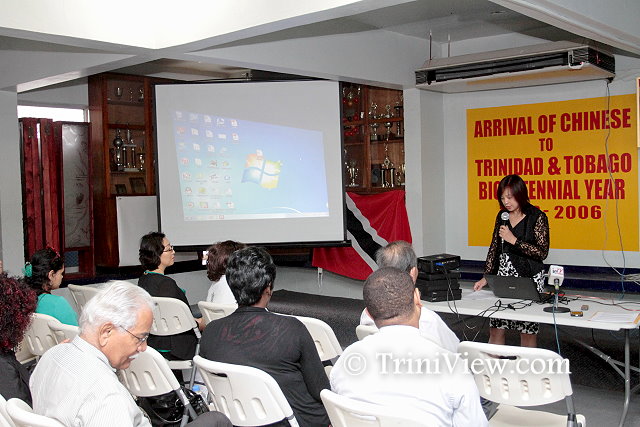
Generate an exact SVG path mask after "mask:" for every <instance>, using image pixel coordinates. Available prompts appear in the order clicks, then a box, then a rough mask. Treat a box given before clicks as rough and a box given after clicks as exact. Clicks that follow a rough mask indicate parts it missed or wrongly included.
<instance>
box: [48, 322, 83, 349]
mask: <svg viewBox="0 0 640 427" xmlns="http://www.w3.org/2000/svg"><path fill="white" fill-rule="evenodd" d="M48 325H49V329H51V332H53V337H54V338H55V340H56V343H57V344H60V343H61V342H62V341H64V340H69V341H71V340H72V339H74V338H75V337H76V335H78V334H80V328H79V327H77V326H74V325H67V324H66V323H60V322H49V323H48Z"/></svg>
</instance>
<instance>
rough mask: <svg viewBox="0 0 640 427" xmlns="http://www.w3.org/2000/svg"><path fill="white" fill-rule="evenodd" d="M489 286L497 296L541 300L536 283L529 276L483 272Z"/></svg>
mask: <svg viewBox="0 0 640 427" xmlns="http://www.w3.org/2000/svg"><path fill="white" fill-rule="evenodd" d="M484 277H485V278H486V279H487V283H488V284H489V287H490V288H491V290H492V291H493V294H494V295H495V296H497V297H498V298H512V299H528V300H532V301H541V299H542V297H541V295H540V293H539V292H538V285H537V284H536V282H534V281H533V279H532V278H530V277H513V276H494V275H492V274H485V276H484Z"/></svg>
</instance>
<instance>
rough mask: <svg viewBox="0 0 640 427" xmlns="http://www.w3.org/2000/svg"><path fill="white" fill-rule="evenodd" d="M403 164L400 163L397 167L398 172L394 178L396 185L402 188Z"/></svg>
mask: <svg viewBox="0 0 640 427" xmlns="http://www.w3.org/2000/svg"><path fill="white" fill-rule="evenodd" d="M405 171H406V170H405V164H404V163H400V166H399V167H398V171H397V172H396V178H397V180H398V185H401V186H404V182H405V181H404V176H405Z"/></svg>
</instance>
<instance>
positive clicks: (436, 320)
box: [360, 306, 460, 353]
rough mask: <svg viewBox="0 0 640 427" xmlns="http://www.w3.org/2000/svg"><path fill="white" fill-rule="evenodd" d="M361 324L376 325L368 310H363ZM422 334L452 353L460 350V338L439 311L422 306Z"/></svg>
mask: <svg viewBox="0 0 640 427" xmlns="http://www.w3.org/2000/svg"><path fill="white" fill-rule="evenodd" d="M360 324H361V325H371V326H375V325H376V324H375V323H374V322H373V319H372V318H371V317H370V316H369V313H367V310H366V309H365V310H363V311H362V314H361V315H360ZM420 334H421V335H422V336H423V337H425V338H426V339H428V340H431V341H433V342H435V343H436V344H438V345H439V346H440V347H444V348H446V349H447V350H449V351H450V352H452V353H455V352H457V351H458V344H460V340H459V339H458V337H457V336H456V334H454V333H453V331H452V330H451V329H449V327H448V326H447V324H446V323H444V321H443V320H442V318H441V317H440V316H438V313H436V312H434V311H432V310H429V309H428V308H426V307H424V306H423V307H422V310H420Z"/></svg>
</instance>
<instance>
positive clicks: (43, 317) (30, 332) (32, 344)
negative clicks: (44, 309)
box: [24, 313, 60, 357]
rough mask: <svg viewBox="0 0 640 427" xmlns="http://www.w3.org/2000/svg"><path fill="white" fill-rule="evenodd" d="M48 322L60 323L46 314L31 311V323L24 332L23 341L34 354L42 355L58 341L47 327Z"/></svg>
mask: <svg viewBox="0 0 640 427" xmlns="http://www.w3.org/2000/svg"><path fill="white" fill-rule="evenodd" d="M49 322H52V323H60V321H59V320H58V319H56V318H55V317H52V316H49V315H47V314H42V313H33V315H32V316H31V324H30V325H29V327H28V328H27V330H26V331H25V333H24V342H25V343H26V344H27V347H28V348H29V351H30V352H31V353H32V354H33V355H35V356H38V357H39V356H42V355H43V354H44V352H45V351H47V350H49V349H50V348H51V347H53V346H54V345H56V344H57V343H58V342H57V341H56V338H55V335H54V334H53V332H52V331H51V329H50V328H49Z"/></svg>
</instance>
